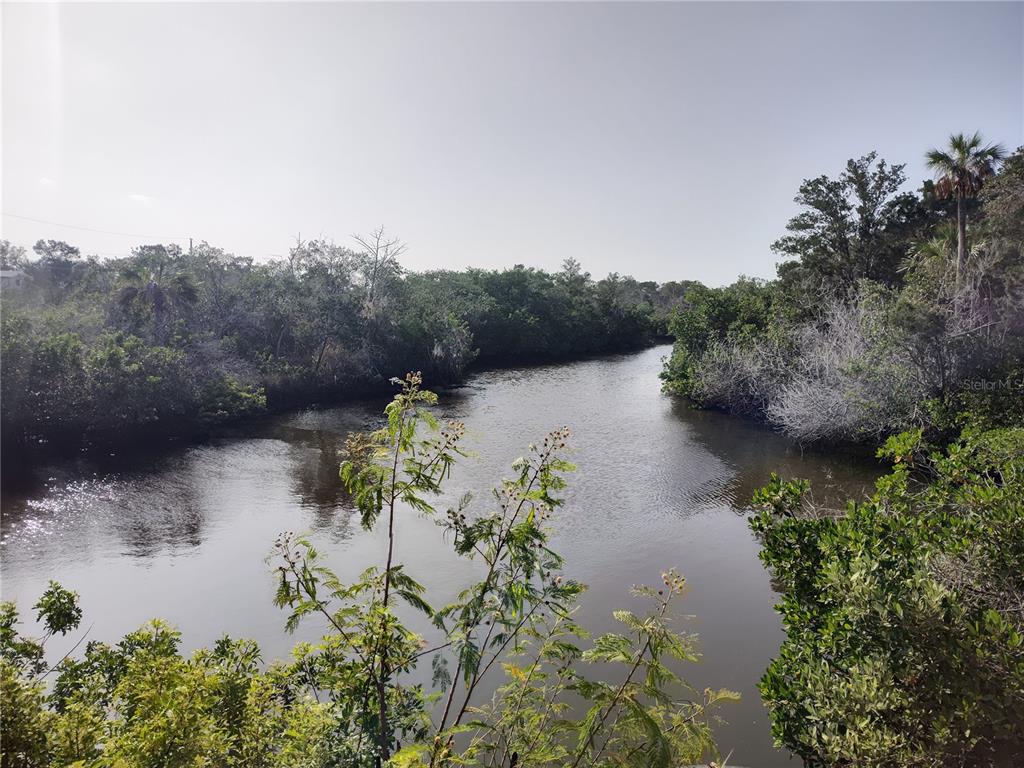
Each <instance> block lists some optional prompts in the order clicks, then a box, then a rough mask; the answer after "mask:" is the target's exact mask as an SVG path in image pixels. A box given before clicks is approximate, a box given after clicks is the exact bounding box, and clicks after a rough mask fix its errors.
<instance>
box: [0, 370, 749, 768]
mask: <svg viewBox="0 0 1024 768" xmlns="http://www.w3.org/2000/svg"><path fill="white" fill-rule="evenodd" d="M435 402H436V397H435V396H434V395H433V394H432V393H430V392H426V391H423V390H421V389H420V377H419V376H418V375H412V374H410V375H409V376H408V377H407V378H406V380H405V382H404V383H403V389H402V392H401V393H400V394H399V395H398V396H397V397H396V398H395V399H394V401H393V402H392V403H391V404H390V405H389V406H388V407H387V410H386V416H387V422H386V425H385V426H384V427H383V428H382V429H381V430H379V431H377V432H375V433H373V434H370V435H356V436H353V437H351V438H350V439H349V441H348V444H347V460H346V462H345V463H344V464H343V466H342V470H341V472H342V478H343V480H344V482H345V484H346V486H347V487H348V489H349V491H350V492H351V493H352V496H353V499H354V501H355V504H356V507H357V508H358V511H359V514H360V517H361V521H362V524H363V526H364V527H365V528H367V529H370V528H373V527H374V526H375V525H378V524H379V525H384V526H386V528H387V534H388V538H387V541H388V547H387V552H386V559H385V561H384V563H382V564H381V565H380V566H375V567H371V568H369V569H367V570H366V571H365V572H364V573H363V574H362V575H361V577H360V578H359V580H358V581H356V582H355V583H353V584H343V583H341V582H340V581H339V579H338V578H337V577H336V576H335V575H334V574H333V573H332V572H331V571H330V570H328V569H327V568H326V567H325V566H324V565H323V562H322V557H321V555H320V553H319V552H318V551H317V549H316V548H315V547H314V545H313V544H312V542H310V541H309V540H307V539H305V538H302V537H296V536H294V535H292V534H284V535H282V537H281V538H280V539H279V540H278V543H277V547H276V557H275V562H276V564H277V574H278V577H279V584H278V590H277V594H276V598H275V599H276V602H277V604H278V605H279V606H281V607H282V608H283V609H285V610H286V611H287V612H288V617H287V620H286V627H287V628H288V629H289V630H293V629H295V628H296V627H297V626H298V624H299V623H300V622H304V621H317V622H318V623H319V626H322V627H324V628H325V629H326V634H325V635H324V636H323V638H322V639H321V641H320V642H318V643H313V644H311V643H300V644H298V645H296V646H295V648H294V650H293V655H292V658H291V660H289V661H286V662H285V661H282V662H277V663H274V664H273V665H271V666H270V667H269V668H264V667H263V665H262V664H261V659H260V653H259V649H258V647H257V646H256V645H255V644H254V643H251V642H249V641H236V640H231V639H228V638H226V637H225V638H223V639H222V640H220V641H219V642H218V643H217V644H216V645H215V646H214V647H213V648H212V649H202V650H200V651H197V652H196V653H195V654H193V655H192V656H191V657H188V658H185V657H183V656H182V655H181V654H180V653H179V636H178V634H177V633H176V632H175V631H174V630H173V629H171V628H170V627H168V626H167V625H166V624H163V623H162V622H159V621H154V622H152V623H150V624H148V625H147V626H145V627H143V628H142V629H140V630H139V631H137V632H134V633H132V634H130V635H127V636H126V637H125V638H123V639H122V640H121V641H120V642H119V643H117V644H116V645H113V646H111V645H107V644H104V643H97V642H92V643H89V644H88V646H87V647H86V649H85V652H84V655H83V656H82V657H81V658H80V659H73V658H66V659H63V660H61V661H60V662H58V663H57V664H55V665H54V666H53V667H52V668H51V667H47V665H46V663H45V662H44V654H43V642H45V640H46V639H47V638H48V637H49V636H50V635H52V634H54V633H61V634H64V633H67V632H69V631H71V630H73V629H75V628H76V627H77V626H78V624H79V621H80V620H81V612H80V611H79V609H78V606H77V599H76V596H75V595H74V593H71V592H68V591H67V590H65V589H63V588H62V587H60V586H59V585H57V584H51V586H50V588H49V589H48V590H47V592H46V594H45V595H44V596H43V598H42V599H41V600H40V601H39V603H37V605H36V606H35V608H36V609H37V610H38V612H39V619H40V620H41V621H42V622H43V624H44V626H45V628H46V633H47V634H46V637H44V638H43V640H41V641H36V640H32V639H30V638H26V637H23V636H21V635H19V634H18V632H17V631H16V624H17V620H18V616H17V612H16V611H15V608H14V606H13V605H12V604H10V603H4V604H2V611H0V693H2V694H3V729H2V737H0V759H2V765H3V766H4V768H8V766H10V768H15V767H18V768H35V767H36V766H66V765H77V766H90V767H92V766H95V767H97V768H98V767H99V766H119V767H120V766H126V767H127V766H131V767H132V768H135V767H136V766H138V767H140V768H141V767H149V766H152V767H153V768H157V766H159V768H178V767H181V768H185V767H186V766H246V768H253V767H255V766H267V767H268V768H269V767H270V766H274V767H275V768H278V767H284V766H288V767H291V766H295V767H298V766H304V767H307V766H309V767H312V766H324V767H326V766H346V767H358V766H374V768H378V767H379V766H384V765H388V766H396V767H397V766H428V765H429V766H432V767H437V768H441V767H442V766H482V765H488V766H494V765H497V766H507V767H508V768H513V767H514V766H525V765H529V766H536V767H537V768H541V767H543V766H550V768H556V766H557V767H558V768H562V767H563V766H572V767H573V768H579V767H580V766H608V767H609V768H610V767H611V766H636V768H648V767H650V766H658V767H660V768H673V767H674V766H678V765H680V764H681V763H691V762H694V761H696V760H699V759H701V758H702V757H704V756H706V755H709V754H711V755H713V754H714V751H715V750H714V744H713V741H712V739H711V733H710V722H711V718H712V711H713V709H714V705H715V704H716V703H717V702H719V701H721V700H727V699H732V698H735V694H732V693H730V692H728V691H711V690H705V691H704V692H703V693H695V694H693V695H684V692H685V691H687V690H688V689H687V687H686V686H685V684H684V683H683V682H682V680H680V679H679V678H678V677H677V676H676V674H675V672H674V671H673V670H672V668H671V667H672V662H673V660H674V661H675V662H680V661H687V662H688V661H694V660H695V659H696V651H695V649H694V642H693V638H692V637H689V636H686V635H681V634H679V633H677V632H676V631H675V630H674V629H673V626H672V618H671V607H672V604H673V603H674V601H675V600H676V599H678V597H679V595H680V594H681V593H682V591H683V589H684V580H683V579H682V578H681V577H679V576H678V575H676V574H675V573H674V572H672V571H669V572H666V573H665V574H664V575H663V580H664V584H663V585H661V587H660V588H658V589H649V588H636V589H635V590H634V591H635V593H636V594H637V596H638V597H640V598H641V599H643V600H644V601H645V602H648V603H649V604H650V605H651V608H650V610H649V611H648V612H646V613H639V614H638V613H634V612H632V611H628V610H622V611H616V612H615V618H616V619H617V620H618V621H619V622H620V623H621V624H622V626H623V629H622V631H621V632H618V633H608V634H604V635H601V636H598V637H595V638H593V639H591V638H590V637H589V635H588V634H587V633H586V631H585V630H584V629H583V628H582V627H580V626H578V625H577V624H576V623H575V621H574V619H573V612H574V606H575V603H576V600H577V598H578V596H579V595H580V593H581V592H582V591H583V586H582V585H581V584H579V583H577V582H574V581H572V580H569V579H565V578H564V577H563V576H562V574H561V573H560V571H561V564H562V560H561V558H560V557H559V556H558V554H557V553H555V552H553V551H552V550H551V549H550V548H549V547H548V538H547V532H546V526H547V523H548V521H549V519H550V517H551V516H552V515H553V514H554V513H555V512H556V510H557V509H558V507H559V506H560V504H561V500H560V498H559V496H558V493H559V491H561V489H563V488H564V487H565V481H564V478H563V475H564V474H565V473H566V472H569V471H571V470H572V469H573V467H572V465H571V464H569V463H568V462H567V461H566V460H565V459H564V458H562V454H563V452H564V450H565V448H566V440H567V439H568V430H565V429H559V430H555V431H554V432H552V433H551V434H550V435H548V436H547V437H546V438H545V439H544V440H543V442H542V443H541V444H540V445H539V446H531V449H530V452H529V454H528V455H527V456H526V457H525V458H522V459H520V460H518V461H517V462H516V463H515V464H514V467H513V469H514V475H513V477H512V479H509V480H505V481H503V482H502V484H501V485H500V486H499V487H498V488H497V489H496V490H495V491H494V494H493V503H492V504H491V505H490V507H489V508H483V509H481V510H480V511H479V512H477V511H474V510H475V505H473V503H472V500H471V498H470V497H469V496H466V497H463V499H462V500H461V501H460V503H459V504H458V505H457V507H456V508H455V509H451V510H448V512H447V514H444V515H438V514H436V512H435V510H434V508H433V506H432V505H431V503H430V501H431V499H432V497H434V496H436V494H438V493H439V492H440V490H441V486H442V483H443V481H444V480H445V479H446V478H447V477H448V476H449V472H450V470H451V467H452V465H453V464H454V462H455V461H456V459H457V458H458V457H459V456H461V455H463V454H462V450H461V448H460V447H459V443H460V440H461V438H462V434H463V431H464V430H463V426H462V425H461V424H460V423H458V422H449V423H446V424H444V425H441V424H439V423H438V422H437V421H436V420H435V418H434V416H433V415H432V414H431V412H430V410H429V406H431V405H433V404H434V403H435ZM410 513H420V514H424V515H428V516H430V517H432V518H434V519H435V520H436V522H437V524H438V525H439V526H440V527H441V528H442V529H443V530H444V533H445V535H446V537H447V539H448V540H450V541H451V542H452V545H453V548H454V551H455V554H456V555H457V556H461V557H467V558H471V559H474V560H477V561H479V562H481V564H482V573H483V574H484V575H483V578H482V580H480V581H479V582H477V583H475V584H470V585H469V586H468V587H467V588H466V589H465V590H463V591H462V592H461V593H460V594H459V595H457V596H456V598H455V599H454V600H453V602H451V603H450V604H448V605H445V606H442V607H439V608H435V607H433V606H431V605H430V604H429V603H428V602H427V596H426V594H425V591H424V588H423V587H422V586H421V585H420V584H419V583H418V582H417V581H416V580H415V579H414V578H413V577H412V575H410V574H409V573H407V572H406V571H405V570H404V568H403V566H402V565H401V564H399V563H397V562H395V560H394V556H395V539H396V536H400V535H401V525H400V523H399V517H400V516H401V515H407V514H410ZM410 612H421V613H423V614H425V615H426V616H427V617H429V619H430V620H431V622H432V624H433V625H434V627H435V628H436V632H435V633H432V634H436V636H437V637H436V641H435V642H434V643H433V644H432V643H431V642H430V641H428V639H427V638H425V637H422V636H421V635H419V634H417V633H415V632H413V631H412V630H410V629H409V627H408V626H407V625H406V623H405V617H406V616H407V615H408V614H409V613H410ZM428 656H429V657H432V671H433V681H432V683H431V684H430V685H429V686H428V685H425V684H424V683H422V682H418V681H417V678H416V677H415V676H414V675H413V673H414V670H415V669H416V667H417V665H418V664H419V663H420V661H421V660H423V659H425V658H426V657H428ZM452 665H454V669H451V667H452ZM594 665H599V666H600V669H601V674H600V676H596V675H588V674H587V672H588V669H590V668H592V667H593V666H594ZM496 667H501V668H503V669H504V672H505V676H506V681H505V683H504V685H502V686H500V687H499V688H498V690H497V691H496V693H494V694H493V696H488V697H487V699H486V700H485V699H484V697H483V691H484V690H485V689H487V688H489V687H490V684H489V683H487V684H485V683H484V681H485V678H487V676H488V675H489V674H492V673H494V672H497V669H496ZM50 673H55V678H54V680H53V684H52V687H51V688H50V690H48V691H47V690H46V689H45V688H44V680H45V678H46V676H47V675H49V674H50Z"/></svg>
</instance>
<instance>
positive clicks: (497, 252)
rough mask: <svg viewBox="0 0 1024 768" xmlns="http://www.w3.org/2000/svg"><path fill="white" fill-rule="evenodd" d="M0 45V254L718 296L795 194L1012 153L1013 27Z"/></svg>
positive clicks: (212, 35)
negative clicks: (830, 183)
mask: <svg viewBox="0 0 1024 768" xmlns="http://www.w3.org/2000/svg"><path fill="white" fill-rule="evenodd" d="M2 40H3V53H2V66H3V72H2V85H3V91H2V109H3V114H2V139H0V144H2V200H0V206H2V211H3V213H4V216H3V217H2V220H0V223H2V236H3V237H4V238H8V239H10V240H12V241H14V242H16V243H20V244H24V245H29V246H30V245H31V244H32V243H33V242H35V240H36V239H38V238H55V239H62V240H66V241H68V242H71V243H74V244H76V245H78V246H79V247H81V248H82V250H83V252H86V253H95V254H98V255H100V256H118V255H125V254H127V253H128V252H129V251H130V249H131V248H132V247H133V246H135V245H139V244H143V243H153V242H177V243H180V244H185V245H187V243H188V238H189V237H192V238H194V239H195V241H196V242H199V241H202V240H206V241H208V242H210V243H211V244H213V245H217V246H220V247H223V248H225V249H226V250H228V251H230V252H233V253H235V254H238V255H241V256H250V257H253V258H254V259H257V260H263V259H267V258H270V257H271V256H273V255H281V254H284V253H286V252H287V249H288V248H289V246H290V245H292V244H293V243H294V240H295V238H296V237H297V236H299V235H301V237H302V238H304V239H308V238H311V237H324V238H328V239H333V240H334V241H336V242H338V243H343V244H351V243H352V241H351V235H352V234H353V233H359V232H368V231H370V230H372V229H374V228H376V227H379V226H385V227H386V228H387V230H388V231H389V232H390V233H391V234H393V235H395V236H398V237H400V238H401V239H402V240H404V241H405V242H406V243H407V244H408V246H409V248H408V251H407V253H406V255H405V256H404V257H403V262H404V264H405V266H406V267H408V268H410V269H417V270H419V269H434V268H450V269H459V268H464V267H466V266H479V267H492V268H504V267H509V266H512V265H513V264H526V265H529V266H536V267H542V268H546V269H557V268H558V266H559V265H560V263H561V262H562V261H563V260H564V259H566V258H568V257H570V256H571V257H574V258H576V259H578V260H579V261H580V262H582V264H583V266H584V268H585V269H587V270H589V271H590V272H591V273H593V274H594V275H595V276H597V277H601V276H604V275H605V274H607V273H609V272H618V273H620V274H631V275H633V276H635V277H637V278H638V279H642V280H657V281H659V282H664V281H667V280H680V279H696V280H701V281H703V282H705V283H707V284H709V285H722V284H725V283H729V282H731V281H732V280H734V279H735V278H736V277H737V276H738V275H740V274H746V275H751V276H759V277H771V276H772V275H773V274H774V269H775V263H776V262H777V261H778V258H777V257H776V256H775V255H774V254H773V253H772V252H771V250H770V244H771V242H772V241H773V240H774V239H776V238H777V237H778V236H780V235H781V234H782V233H783V231H784V227H785V223H786V221H787V220H788V219H789V217H790V216H792V215H793V214H794V213H795V212H796V210H797V209H796V205H795V203H794V202H793V197H794V196H795V194H796V192H797V187H798V186H799V184H800V181H801V180H802V179H804V178H808V177H813V176H817V175H819V174H821V173H827V174H830V175H834V174H837V173H838V172H839V171H840V170H841V169H842V167H843V165H844V164H845V161H846V159H847V158H850V157H855V156H860V155H862V154H865V153H867V152H869V151H871V150H878V152H879V153H880V155H881V156H882V157H885V158H886V159H888V160H890V161H892V162H903V163H906V164H907V172H908V175H909V176H910V178H911V180H912V183H911V184H908V186H913V187H916V186H917V185H918V184H919V183H920V181H921V180H922V179H923V178H925V177H926V176H927V171H926V169H925V168H924V163H923V154H924V152H925V150H927V149H928V148H930V147H932V146H936V145H941V144H942V143H943V142H944V141H945V140H946V138H947V137H948V136H949V134H950V133H952V132H959V131H974V130H980V131H981V132H982V133H983V134H984V135H985V137H986V138H987V139H990V140H994V141H1000V142H1002V143H1003V144H1004V145H1005V146H1006V147H1007V148H1009V149H1013V148H1015V147H1017V146H1019V145H1021V144H1024V3H1019V2H1002V3H993V4H986V3H980V2H970V3H962V4H961V3H954V2H935V3H931V2H913V3H906V4H903V3H867V2H863V3H861V2H856V3H834V2H827V3H826V2H822V3H813V2H802V3H775V2H755V3H749V4H748V3H739V2H721V3H652V4H647V3H603V4H589V3H564V4H545V3H516V4H511V3H510V4H498V3H463V4H443V3H420V4H399V3H379V4H354V3H352V4H347V3H330V4H329V3H318V4H298V3H266V4H238V3H235V4H213V3H209V4H187V5H186V4H175V3H131V4H128V3H125V4H116V3H115V4H100V5H91V4H70V5H19V4H7V3H5V4H4V5H3V7H2ZM28 219H38V220H42V221H45V222H51V223H39V222H36V221H30V220H28ZM56 224H62V225H65V226H56ZM73 227H74V228H73ZM96 230H100V231H96Z"/></svg>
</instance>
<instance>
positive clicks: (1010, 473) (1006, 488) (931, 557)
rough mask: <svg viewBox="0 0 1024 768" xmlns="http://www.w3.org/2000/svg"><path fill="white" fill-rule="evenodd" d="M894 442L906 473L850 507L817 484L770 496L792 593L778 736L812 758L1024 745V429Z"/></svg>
mask: <svg viewBox="0 0 1024 768" xmlns="http://www.w3.org/2000/svg"><path fill="white" fill-rule="evenodd" d="M880 453H881V455H884V456H887V457H889V458H891V459H892V460H893V461H894V462H895V466H894V469H893V471H892V473H891V474H890V475H888V476H886V477H884V478H882V479H881V480H879V482H878V487H877V491H876V493H875V495H874V496H873V497H872V498H871V499H869V500H867V501H864V502H850V503H849V505H848V507H847V510H846V513H845V514H843V515H841V516H839V517H820V516H816V515H813V514H801V508H802V499H803V494H804V493H805V492H806V490H807V486H806V484H786V483H782V481H779V480H777V479H776V480H775V481H773V485H772V486H770V487H769V488H766V489H765V490H764V491H762V492H760V493H759V494H758V496H757V497H756V501H757V503H758V504H759V505H760V506H761V507H762V510H763V511H762V512H760V514H758V515H757V516H756V517H754V518H753V519H752V521H751V525H752V527H753V529H754V530H755V531H756V532H757V534H758V535H759V537H760V538H761V540H762V545H763V551H762V559H763V560H764V562H765V564H766V565H767V566H768V567H769V568H770V569H771V571H772V573H773V576H774V577H775V579H776V580H777V582H778V583H779V584H780V585H781V586H782V588H783V590H784V593H785V594H784V597H783V600H782V603H781V605H780V607H779V610H780V612H781V613H782V616H783V623H784V625H785V628H786V641H785V642H784V643H783V646H782V648H781V650H780V652H779V655H778V657H777V658H776V659H775V660H774V661H772V663H771V665H770V666H769V668H768V671H767V672H766V674H765V676H764V678H763V679H762V681H761V686H760V687H761V692H762V695H763V697H764V700H765V702H766V704H767V705H768V708H769V711H770V712H771V717H772V730H773V733H774V734H775V737H776V740H777V741H778V742H779V743H780V744H784V745H785V746H787V747H789V748H790V749H792V750H793V751H795V752H796V753H797V754H798V755H800V756H801V757H802V758H803V759H804V761H805V762H806V764H807V765H810V766H835V765H857V766H889V765H902V766H945V765H951V764H970V765H978V766H983V765H989V764H993V765H994V764H998V760H999V759H1002V760H1004V761H1005V760H1006V759H1007V757H1008V756H1009V755H1016V758H1017V759H1024V745H1022V744H1021V741H1020V738H1021V733H1020V730H1019V727H1020V723H1021V722H1024V643H1022V639H1024V614H1022V613H1021V605H1022V604H1024V603H1022V600H1024V575H1022V574H1024V506H1022V501H1021V499H1022V498H1024V429H1010V430H998V431H989V432H978V431H967V432H965V433H964V435H963V436H962V438H961V439H960V440H959V441H957V442H956V443H955V444H953V445H951V446H950V447H949V449H948V451H946V452H945V453H941V452H938V451H928V449H927V446H926V445H925V444H924V443H923V441H922V437H921V432H920V431H919V430H918V431H915V432H910V433H905V434H902V435H899V436H897V437H895V438H892V439H890V440H889V441H888V442H887V443H886V446H885V447H884V448H883V449H882V450H881V451H880ZM915 477H917V478H921V479H926V482H922V481H921V479H918V480H915V479H914V478H915Z"/></svg>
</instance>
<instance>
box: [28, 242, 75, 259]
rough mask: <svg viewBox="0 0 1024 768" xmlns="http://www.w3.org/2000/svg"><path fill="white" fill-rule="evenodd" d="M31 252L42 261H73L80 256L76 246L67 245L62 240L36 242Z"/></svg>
mask: <svg viewBox="0 0 1024 768" xmlns="http://www.w3.org/2000/svg"><path fill="white" fill-rule="evenodd" d="M32 250H33V251H35V252H36V253H38V254H39V258H40V259H41V260H43V261H74V260H75V259H78V258H79V257H80V256H81V255H82V252H81V251H80V250H79V249H78V248H77V247H76V246H74V245H68V244H67V243H65V242H64V241H63V240H36V244H35V245H33V246H32Z"/></svg>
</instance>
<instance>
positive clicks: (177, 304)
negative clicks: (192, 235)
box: [117, 263, 199, 344]
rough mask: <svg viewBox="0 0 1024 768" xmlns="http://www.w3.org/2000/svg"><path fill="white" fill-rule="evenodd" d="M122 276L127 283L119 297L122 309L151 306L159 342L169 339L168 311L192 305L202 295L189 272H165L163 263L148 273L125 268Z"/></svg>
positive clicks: (155, 338)
mask: <svg viewBox="0 0 1024 768" xmlns="http://www.w3.org/2000/svg"><path fill="white" fill-rule="evenodd" d="M121 276H122V278H123V280H124V285H123V286H122V287H121V291H120V293H119V294H118V297H117V301H118V304H120V305H121V307H122V308H123V309H128V308H130V307H132V306H138V305H141V306H143V307H145V308H146V309H148V310H149V312H150V313H151V314H152V318H153V338H154V340H155V341H156V342H157V343H158V344H164V343H166V341H167V331H168V324H167V313H168V311H169V310H172V309H177V310H180V309H183V308H184V307H187V306H191V305H192V304H195V303H196V301H197V300H198V298H199V292H198V291H197V290H196V286H195V284H194V283H193V282H192V279H191V278H190V277H189V276H188V275H186V274H183V273H178V274H174V275H165V274H164V264H163V263H159V264H157V265H156V266H155V267H153V268H152V269H151V270H150V271H149V275H148V276H145V275H144V271H142V270H139V269H137V268H132V267H129V268H127V269H125V270H124V271H123V272H122V273H121Z"/></svg>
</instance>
